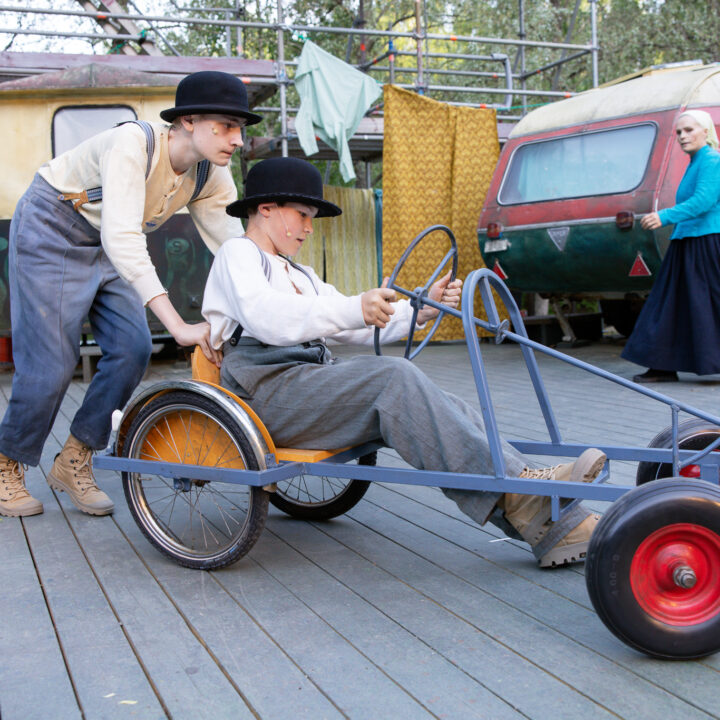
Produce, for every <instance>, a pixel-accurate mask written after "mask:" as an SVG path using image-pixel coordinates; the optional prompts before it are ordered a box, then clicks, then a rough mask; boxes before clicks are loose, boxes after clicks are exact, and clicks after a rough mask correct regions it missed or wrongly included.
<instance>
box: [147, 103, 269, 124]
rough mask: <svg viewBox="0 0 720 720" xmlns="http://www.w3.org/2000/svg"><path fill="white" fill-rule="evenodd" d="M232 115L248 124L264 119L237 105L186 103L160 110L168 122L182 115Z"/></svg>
mask: <svg viewBox="0 0 720 720" xmlns="http://www.w3.org/2000/svg"><path fill="white" fill-rule="evenodd" d="M202 114H207V115H231V116H233V117H241V118H245V120H247V124H248V125H257V123H259V122H260V121H261V120H262V117H260V115H256V114H255V113H251V112H248V111H247V110H241V109H240V108H238V107H236V106H235V105H184V106H182V107H174V108H168V109H167V110H162V111H161V112H160V117H161V118H162V119H163V120H165V121H166V122H172V121H173V120H174V119H175V118H177V117H181V116H182V115H202Z"/></svg>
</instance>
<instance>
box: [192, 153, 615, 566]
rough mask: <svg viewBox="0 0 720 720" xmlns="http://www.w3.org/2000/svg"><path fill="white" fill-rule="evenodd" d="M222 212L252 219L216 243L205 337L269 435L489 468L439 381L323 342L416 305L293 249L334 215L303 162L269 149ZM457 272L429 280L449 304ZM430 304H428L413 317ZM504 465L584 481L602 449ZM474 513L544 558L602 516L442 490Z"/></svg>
mask: <svg viewBox="0 0 720 720" xmlns="http://www.w3.org/2000/svg"><path fill="white" fill-rule="evenodd" d="M227 212H228V214H230V215H233V216H235V217H241V218H246V217H247V218H249V219H248V223H247V230H246V233H245V235H244V236H243V237H236V238H231V239H229V240H228V241H227V242H225V243H224V244H223V245H222V247H221V248H220V250H219V251H218V253H217V255H216V257H215V261H214V263H213V266H212V269H211V271H210V275H209V278H208V282H207V286H206V288H205V297H204V302H203V315H204V316H205V318H206V319H207V320H208V322H209V323H210V326H211V342H212V344H213V346H214V347H215V348H216V349H220V348H222V350H223V353H224V359H223V363H222V370H221V377H222V384H223V385H224V386H225V387H227V388H228V389H230V390H231V391H232V392H234V393H236V394H237V395H239V396H240V397H242V398H245V399H247V400H248V401H249V402H250V404H251V405H252V407H253V409H254V410H255V411H256V412H257V413H258V415H259V416H260V418H261V419H262V421H263V423H264V424H265V425H266V427H267V428H268V430H269V431H270V434H271V436H272V438H273V440H274V441H275V443H276V444H277V445H278V446H285V447H297V448H314V449H332V448H340V447H347V446H351V445H358V444H361V443H365V442H369V441H372V440H377V439H378V438H380V439H382V441H383V443H384V444H385V445H387V446H388V447H391V448H394V449H395V450H396V451H397V452H398V454H399V455H400V456H401V457H402V458H403V459H404V460H405V461H406V462H408V463H410V464H411V465H413V466H414V467H416V468H418V469H426V470H435V471H449V472H460V473H462V472H464V473H477V474H493V465H492V460H491V456H490V450H489V447H488V441H487V437H486V435H485V432H484V429H483V421H482V418H481V416H480V414H479V413H478V412H477V411H476V410H475V409H474V408H472V407H471V406H470V405H468V404H467V403H465V402H464V401H463V400H461V399H459V398H457V397H455V396H454V395H450V394H448V393H446V392H444V391H443V390H441V389H440V388H439V387H437V386H436V385H435V384H434V383H433V382H432V381H431V380H430V379H429V378H428V377H427V376H425V375H424V374H423V373H422V372H421V371H420V370H418V369H417V367H415V366H414V365H413V364H412V363H410V362H407V361H406V360H404V359H401V358H394V357H384V356H383V357H379V356H375V355H358V356H354V357H350V358H342V359H340V360H338V361H335V359H334V358H332V356H331V354H330V352H329V350H328V348H327V344H326V343H327V342H328V341H331V342H345V343H354V344H360V343H364V344H370V343H372V338H373V330H374V327H373V326H375V327H380V328H383V330H382V333H381V339H382V341H383V342H391V341H394V340H399V339H401V338H402V337H403V336H404V335H406V334H407V331H408V327H409V323H410V318H411V314H412V309H411V307H410V305H409V302H408V301H407V300H401V301H399V302H395V300H396V297H395V292H394V291H392V290H389V289H387V288H375V289H373V290H368V291H367V292H365V293H363V294H362V295H356V296H353V297H347V296H345V295H343V294H341V293H340V292H339V291H338V290H336V289H335V288H334V287H333V286H331V285H329V284H327V283H324V282H322V281H321V280H320V279H319V277H318V276H317V275H316V274H315V272H314V271H313V270H312V269H311V268H309V267H304V266H300V265H297V264H295V263H293V262H292V260H290V258H291V257H292V256H293V255H295V254H296V253H297V252H298V250H299V249H300V247H301V246H302V244H303V242H305V241H306V240H307V238H308V237H309V236H310V234H311V233H312V219H313V217H328V216H334V215H339V214H340V213H341V210H340V208H338V207H337V206H336V205H333V204H332V203H330V202H327V201H326V200H324V199H323V194H322V178H321V176H320V173H319V172H318V170H317V169H316V168H315V167H314V166H313V165H311V164H310V163H308V162H306V161H304V160H299V159H295V158H274V159H270V160H265V161H263V162H260V163H257V164H256V165H254V166H253V168H252V169H251V170H250V172H249V173H248V176H247V184H246V195H245V198H244V199H243V200H239V201H237V202H234V203H232V204H231V205H229V206H228V208H227ZM461 284H462V283H461V281H460V280H455V281H454V282H450V275H449V274H448V275H447V276H445V277H444V278H442V279H440V280H438V281H437V282H436V283H435V284H434V285H433V286H432V288H431V290H430V297H431V298H432V299H434V300H435V301H436V302H441V303H443V304H447V305H448V306H450V307H453V308H455V307H457V306H458V304H459V301H460V295H461V291H460V286H461ZM436 315H437V310H435V309H433V308H430V307H427V306H425V307H423V309H422V310H421V311H420V312H419V314H418V323H419V324H422V323H426V322H427V321H428V320H431V319H432V318H434V317H435V316H436ZM503 449H504V456H505V462H506V465H507V472H508V475H510V476H515V477H518V476H519V477H527V478H544V479H555V480H565V481H568V480H572V481H577V482H582V481H585V482H587V481H590V480H592V479H593V478H595V477H596V476H597V475H598V474H599V472H600V470H601V469H602V466H603V464H604V463H605V459H606V458H605V455H604V453H602V452H601V451H600V450H595V449H589V450H586V451H585V452H584V453H583V454H582V455H581V456H580V457H579V458H578V460H577V461H576V462H574V463H567V464H564V465H558V466H555V467H553V468H542V469H530V468H528V467H527V464H526V461H525V460H524V458H523V456H522V455H520V454H519V453H518V452H517V451H516V450H514V448H512V447H511V446H510V445H509V444H507V443H505V444H504V446H503ZM443 492H444V493H445V495H447V496H448V497H449V498H451V499H452V500H454V501H455V502H456V503H457V505H458V507H459V508H460V509H461V510H462V511H463V512H464V513H465V514H466V515H468V516H470V517H471V518H472V519H473V520H475V521H476V522H478V523H479V524H481V525H482V524H484V523H485V522H487V521H488V520H490V521H491V522H493V524H495V525H497V526H498V527H500V528H501V529H503V530H504V531H505V532H507V533H508V534H511V535H513V536H515V537H520V538H522V539H523V540H525V541H526V542H528V543H529V544H530V545H531V546H532V549H533V552H534V554H535V556H536V557H537V558H538V561H539V563H540V565H541V566H542V567H552V566H559V565H564V564H567V563H570V562H575V561H579V560H582V559H583V558H584V556H585V552H586V550H587V545H588V541H589V539H590V535H591V534H592V531H593V528H594V527H595V524H596V523H597V520H598V517H597V516H595V515H593V514H591V513H590V512H588V511H587V510H586V509H585V508H584V507H583V506H582V505H580V504H578V505H576V506H575V507H574V508H572V509H571V510H570V511H569V512H568V513H566V514H565V515H563V516H562V517H561V519H560V520H559V521H558V522H555V523H553V522H552V521H551V520H550V515H551V509H550V499H549V498H546V497H539V496H531V495H520V494H509V493H506V494H500V493H492V492H478V491H468V490H454V489H444V490H443Z"/></svg>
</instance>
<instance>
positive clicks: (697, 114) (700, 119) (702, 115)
mask: <svg viewBox="0 0 720 720" xmlns="http://www.w3.org/2000/svg"><path fill="white" fill-rule="evenodd" d="M683 115H689V116H690V117H691V118H692V119H693V120H695V122H697V124H698V125H700V127H701V128H703V129H704V130H707V144H708V145H709V146H710V147H711V148H713V149H714V150H717V149H718V136H717V132H716V131H715V123H714V122H713V119H712V117H711V116H710V113H708V112H705V111H704V110H685V111H684V112H682V113H680V115H679V116H678V120H679V119H680V118H681V117H683Z"/></svg>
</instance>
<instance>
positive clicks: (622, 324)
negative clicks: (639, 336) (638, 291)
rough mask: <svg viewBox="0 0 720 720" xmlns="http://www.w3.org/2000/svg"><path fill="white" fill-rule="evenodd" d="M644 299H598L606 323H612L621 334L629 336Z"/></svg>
mask: <svg viewBox="0 0 720 720" xmlns="http://www.w3.org/2000/svg"><path fill="white" fill-rule="evenodd" d="M644 303H645V301H644V300H643V299H642V298H639V297H634V298H626V299H624V300H600V310H601V312H602V317H603V321H604V322H605V324H606V325H612V326H613V327H614V328H615V329H616V330H617V331H618V332H619V333H620V334H621V335H624V336H625V337H626V338H629V337H630V335H632V331H633V330H634V329H635V324H636V323H637V319H638V317H639V315H640V311H641V310H642V308H643V305H644Z"/></svg>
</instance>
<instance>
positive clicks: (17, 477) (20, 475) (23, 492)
mask: <svg viewBox="0 0 720 720" xmlns="http://www.w3.org/2000/svg"><path fill="white" fill-rule="evenodd" d="M25 470H27V465H23V464H21V463H19V462H18V461H17V460H9V461H8V463H7V464H6V465H5V467H2V468H0V483H2V485H3V489H4V490H5V492H6V493H7V494H8V495H9V496H10V499H12V500H19V499H21V498H23V497H25V496H28V497H29V496H30V493H29V492H28V491H27V488H26V487H25Z"/></svg>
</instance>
